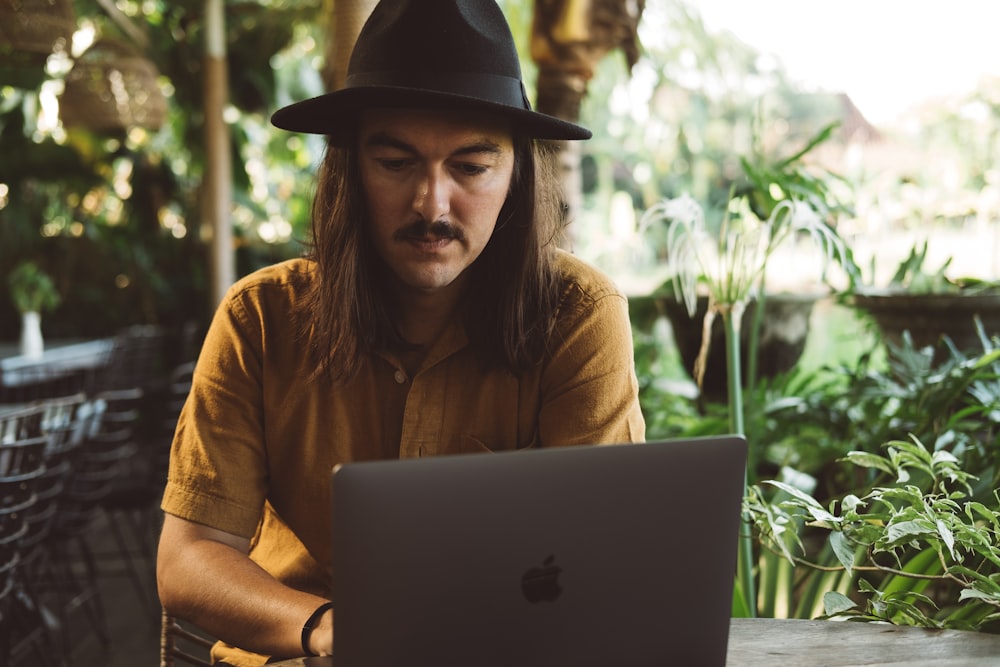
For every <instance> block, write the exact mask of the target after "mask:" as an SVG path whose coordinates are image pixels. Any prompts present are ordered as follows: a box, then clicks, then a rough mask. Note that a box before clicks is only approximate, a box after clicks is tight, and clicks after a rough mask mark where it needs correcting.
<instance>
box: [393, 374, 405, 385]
mask: <svg viewBox="0 0 1000 667" xmlns="http://www.w3.org/2000/svg"><path fill="white" fill-rule="evenodd" d="M392 377H393V378H394V379H395V380H396V382H398V383H399V384H403V383H404V382H406V373H404V372H403V371H396V373H395V374H394V375H393V376H392Z"/></svg>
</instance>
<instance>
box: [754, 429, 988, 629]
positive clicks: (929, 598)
mask: <svg viewBox="0 0 1000 667" xmlns="http://www.w3.org/2000/svg"><path fill="white" fill-rule="evenodd" d="M846 459H847V460H848V461H850V462H851V463H853V464H854V465H856V466H858V467H861V468H864V469H868V470H872V471H875V472H877V473H880V474H881V477H880V479H881V480H884V481H885V482H886V483H885V484H876V485H873V486H872V487H871V489H870V490H868V491H867V492H866V493H864V494H862V495H860V496H859V495H855V494H847V495H845V496H844V497H843V498H841V499H839V500H837V501H833V502H831V503H829V504H828V505H825V506H824V505H823V504H821V503H820V502H819V501H817V500H816V499H815V498H814V497H813V496H811V495H809V494H807V493H804V492H802V491H801V490H799V489H798V488H796V487H795V486H793V485H790V484H785V483H782V482H778V481H771V482H768V484H769V485H771V486H773V487H776V488H777V489H778V490H779V491H781V492H782V495H781V497H780V499H778V500H776V501H774V500H767V499H766V494H765V493H764V491H763V490H762V489H761V488H760V487H756V486H755V487H752V488H751V489H750V490H749V492H748V494H747V498H746V508H747V511H748V513H749V515H750V517H751V520H752V521H753V523H754V525H755V527H756V528H757V531H758V534H759V536H760V539H761V541H762V543H763V544H764V545H765V546H767V547H769V548H771V549H774V550H776V551H778V552H780V554H781V555H782V556H783V557H784V558H785V559H786V560H787V561H788V562H790V563H793V564H796V565H805V566H808V567H812V568H815V569H817V570H820V571H824V572H837V571H838V570H839V571H842V572H844V573H846V574H847V575H848V576H853V577H855V581H856V582H857V596H856V597H855V598H851V597H849V596H848V595H846V594H844V593H843V592H839V591H827V592H825V593H824V595H823V605H824V612H825V613H824V616H825V617H834V616H850V617H854V618H859V619H864V620H881V621H889V622H892V623H898V624H905V625H921V626H927V627H952V628H960V629H981V628H982V627H983V626H985V625H987V624H990V623H993V622H996V621H998V620H1000V494H998V492H997V491H996V490H994V491H993V493H992V496H991V497H990V498H989V499H988V500H987V501H986V502H981V501H978V500H975V499H974V498H973V488H972V485H971V482H972V481H973V480H974V479H975V476H974V475H972V474H971V473H969V472H968V471H966V470H963V469H962V467H961V464H960V461H959V459H958V458H957V457H956V456H954V455H953V454H952V453H950V452H949V451H947V450H943V449H937V450H933V449H929V448H928V447H926V446H925V445H924V444H923V443H922V442H920V440H918V439H916V438H912V439H911V440H909V441H903V440H894V441H890V442H889V443H887V444H886V446H885V451H884V453H883V454H873V453H871V452H849V453H848V455H847V457H846ZM797 526H808V527H811V528H815V529H819V530H822V531H827V541H828V545H829V548H830V552H832V554H833V555H834V556H835V561H836V564H835V565H830V564H829V563H827V562H814V561H810V560H808V559H806V558H803V557H802V556H801V555H800V554H803V553H805V551H806V550H805V547H804V546H803V542H802V537H801V533H800V531H799V530H793V529H792V528H793V527H797Z"/></svg>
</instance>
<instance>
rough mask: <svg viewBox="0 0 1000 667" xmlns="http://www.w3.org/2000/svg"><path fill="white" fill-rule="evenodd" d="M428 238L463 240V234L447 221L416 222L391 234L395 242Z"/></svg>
mask: <svg viewBox="0 0 1000 667" xmlns="http://www.w3.org/2000/svg"><path fill="white" fill-rule="evenodd" d="M428 236H431V237H434V238H435V239H455V240H457V241H464V240H465V233H464V232H463V231H462V230H461V229H459V228H458V227H456V226H455V225H453V224H451V223H450V222H448V221H447V220H435V221H434V222H427V221H426V220H423V219H421V220H416V221H414V222H412V223H410V224H408V225H406V226H405V227H401V228H399V229H397V230H396V231H395V232H394V233H393V235H392V238H393V239H394V240H396V241H406V240H410V239H424V238H427V237H428Z"/></svg>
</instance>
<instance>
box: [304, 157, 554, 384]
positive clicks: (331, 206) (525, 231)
mask: <svg viewBox="0 0 1000 667" xmlns="http://www.w3.org/2000/svg"><path fill="white" fill-rule="evenodd" d="M353 146H354V142H351V141H349V142H345V145H344V146H335V145H332V144H331V145H329V146H328V147H327V151H326V155H325V157H324V160H323V163H322V165H321V167H320V170H319V174H318V183H317V190H316V196H315V199H314V200H313V207H312V246H311V252H310V257H311V259H313V260H315V270H316V272H317V275H316V277H315V279H314V280H313V282H312V286H311V289H310V291H309V292H308V294H307V295H306V297H305V299H304V301H303V307H302V310H301V311H300V312H301V315H302V321H301V328H302V329H303V333H306V332H311V334H312V335H311V341H312V349H311V353H312V355H313V357H314V362H315V364H316V376H326V377H329V378H330V379H332V380H334V381H346V380H348V379H350V378H351V377H352V376H353V375H354V374H355V373H356V372H357V371H358V369H359V367H360V366H361V364H362V363H363V360H364V358H365V357H366V356H367V355H369V354H370V353H372V352H373V351H374V350H377V349H383V348H386V347H392V346H397V345H405V342H404V341H403V340H402V338H401V337H400V335H399V332H398V330H397V329H396V326H395V324H394V323H393V320H392V317H391V312H390V307H389V304H391V303H392V299H391V298H389V296H388V294H387V293H386V286H385V275H386V271H387V269H386V268H385V266H384V264H383V262H382V260H381V259H380V258H379V257H378V255H377V254H376V252H375V249H374V246H373V244H372V242H371V240H370V238H369V231H368V210H367V206H366V204H365V197H364V193H363V191H362V188H361V183H360V180H361V179H360V178H359V177H358V173H359V170H358V165H357V158H356V155H357V152H356V150H354V148H353ZM558 188H559V181H558V177H557V171H556V164H555V153H554V151H553V150H552V148H551V145H549V144H547V143H546V142H541V141H537V140H532V139H527V138H523V137H515V139H514V171H513V175H512V177H511V186H510V194H509V195H508V196H507V200H506V201H505V202H504V205H503V207H502V208H501V211H500V215H499V217H498V219H497V225H496V229H495V230H494V232H493V236H492V237H491V238H490V241H489V243H487V245H486V247H485V248H484V249H483V252H482V254H481V255H480V256H479V258H478V259H477V260H476V261H475V262H474V263H473V264H472V265H471V266H470V267H469V268H468V269H467V270H468V271H469V277H470V280H469V281H468V283H467V285H466V298H465V299H464V301H463V306H464V309H465V324H466V330H467V332H468V335H469V340H470V344H471V346H472V349H473V350H474V351H475V354H476V356H477V358H478V359H479V361H480V362H481V363H482V365H483V366H484V367H487V368H488V367H503V368H506V369H508V370H509V371H511V372H512V373H517V372H519V371H522V370H524V369H526V368H529V367H531V366H532V365H534V364H536V363H538V362H539V361H540V360H541V357H542V354H543V353H544V351H545V345H546V342H547V340H548V337H549V334H550V332H551V330H552V326H553V324H554V321H555V312H556V308H557V305H558V299H559V287H560V285H559V276H558V274H557V269H556V267H555V259H554V255H555V251H556V247H557V246H558V242H559V240H560V234H561V232H562V226H563V225H562V220H563V216H562V211H563V209H562V200H561V198H560V196H559V189H558ZM470 296H471V298H470Z"/></svg>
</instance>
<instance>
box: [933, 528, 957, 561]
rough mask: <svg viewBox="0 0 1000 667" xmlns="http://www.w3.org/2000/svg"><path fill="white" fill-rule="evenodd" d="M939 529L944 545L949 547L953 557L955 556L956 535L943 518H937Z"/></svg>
mask: <svg viewBox="0 0 1000 667" xmlns="http://www.w3.org/2000/svg"><path fill="white" fill-rule="evenodd" d="M937 531H938V535H940V536H941V541H942V542H944V545H945V546H946V547H948V552H949V553H950V554H951V557H952V558H955V535H954V534H953V533H952V532H951V530H949V529H948V526H946V525H945V523H944V521H942V520H941V519H938V520H937Z"/></svg>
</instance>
